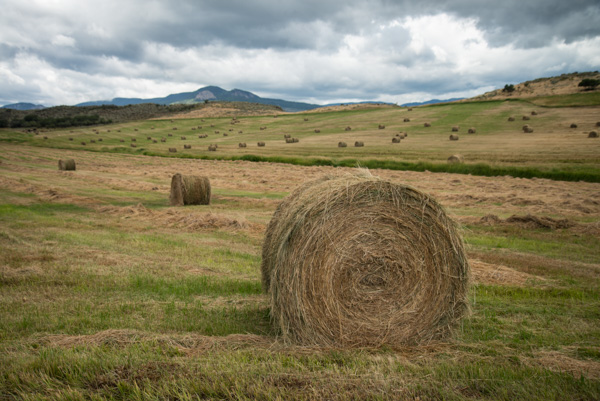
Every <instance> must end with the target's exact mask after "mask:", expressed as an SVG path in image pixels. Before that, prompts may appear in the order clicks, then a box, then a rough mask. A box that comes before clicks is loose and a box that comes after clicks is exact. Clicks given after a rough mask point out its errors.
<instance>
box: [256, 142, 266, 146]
mask: <svg viewBox="0 0 600 401" xmlns="http://www.w3.org/2000/svg"><path fill="white" fill-rule="evenodd" d="M257 145H258V146H260V147H262V146H265V143H264V142H258V143H257Z"/></svg>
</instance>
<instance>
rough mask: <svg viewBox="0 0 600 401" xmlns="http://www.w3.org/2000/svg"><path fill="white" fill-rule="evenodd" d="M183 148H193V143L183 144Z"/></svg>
mask: <svg viewBox="0 0 600 401" xmlns="http://www.w3.org/2000/svg"><path fill="white" fill-rule="evenodd" d="M183 148H184V149H191V148H192V145H183Z"/></svg>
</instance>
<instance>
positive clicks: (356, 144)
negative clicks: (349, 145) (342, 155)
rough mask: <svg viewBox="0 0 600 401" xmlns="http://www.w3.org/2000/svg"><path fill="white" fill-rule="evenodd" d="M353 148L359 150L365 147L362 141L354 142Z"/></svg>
mask: <svg viewBox="0 0 600 401" xmlns="http://www.w3.org/2000/svg"><path fill="white" fill-rule="evenodd" d="M354 146H355V147H357V148H360V147H362V146H365V143H364V142H363V141H356V142H354Z"/></svg>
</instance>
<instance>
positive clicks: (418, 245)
mask: <svg viewBox="0 0 600 401" xmlns="http://www.w3.org/2000/svg"><path fill="white" fill-rule="evenodd" d="M262 255H263V257H262V266H261V271H262V282H263V286H264V288H265V289H266V290H267V291H268V292H269V293H270V304H271V316H272V318H273V321H274V324H275V325H276V326H277V328H278V329H279V330H281V332H282V335H283V337H284V338H285V339H286V340H291V341H293V342H297V343H301V344H309V345H310V344H314V345H323V346H334V347H336V346H342V347H370V346H381V345H384V344H388V345H400V344H416V343H427V342H429V341H431V340H434V339H440V338H444V337H446V336H447V335H448V334H449V333H450V331H451V328H453V327H454V326H455V324H456V323H457V321H458V319H459V318H460V317H461V316H462V315H463V314H464V313H465V311H467V309H468V306H467V290H468V281H469V265H468V262H467V258H466V255H465V251H464V248H463V242H462V239H461V237H460V235H459V234H458V232H457V229H456V226H455V223H454V222H453V221H452V220H451V219H450V218H449V217H448V216H447V215H446V213H445V212H444V210H443V208H442V206H440V205H439V204H438V203H437V202H436V200H435V199H433V198H431V197H430V196H428V195H426V194H424V193H422V192H420V191H418V190H416V189H414V188H411V187H408V186H405V185H401V184H394V183H391V182H387V181H383V180H380V179H378V178H376V177H372V176H371V175H370V174H368V173H360V174H345V175H338V176H327V177H323V178H321V179H318V180H316V181H312V182H309V183H307V184H304V185H303V186H301V187H300V188H298V189H297V190H296V191H294V192H293V193H292V194H291V195H290V196H289V197H287V198H286V199H285V200H284V201H283V202H282V203H281V204H280V205H279V206H278V208H277V210H276V211H275V214H274V215H273V218H272V219H271V222H270V223H269V225H268V227H267V231H266V236H265V241H264V244H263V252H262Z"/></svg>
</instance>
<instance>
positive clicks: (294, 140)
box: [292, 138, 300, 143]
mask: <svg viewBox="0 0 600 401" xmlns="http://www.w3.org/2000/svg"><path fill="white" fill-rule="evenodd" d="M292 141H293V142H294V143H296V142H300V139H298V138H292Z"/></svg>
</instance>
